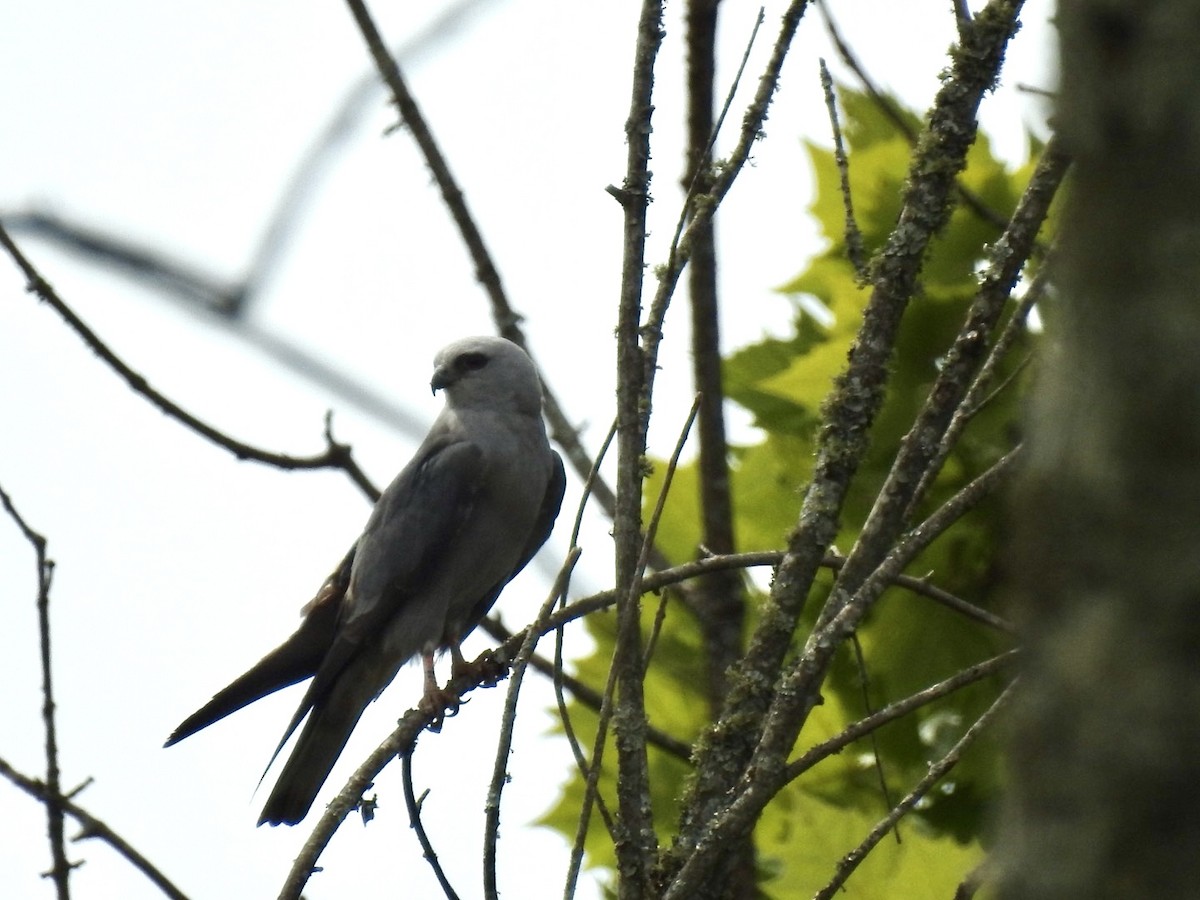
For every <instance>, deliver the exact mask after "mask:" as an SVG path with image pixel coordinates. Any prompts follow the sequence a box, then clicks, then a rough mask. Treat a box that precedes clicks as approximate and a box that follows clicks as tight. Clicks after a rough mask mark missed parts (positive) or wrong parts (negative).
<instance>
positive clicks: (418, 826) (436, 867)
mask: <svg viewBox="0 0 1200 900" xmlns="http://www.w3.org/2000/svg"><path fill="white" fill-rule="evenodd" d="M415 750H416V745H415V744H414V745H413V748H412V750H410V751H409V752H408V753H405V754H404V755H403V756H401V757H400V764H401V765H400V770H401V780H402V781H403V782H404V805H405V806H406V807H408V821H409V824H410V825H411V826H412V829H413V831H415V832H416V833H417V840H418V841H419V842H420V844H421V850H422V852H423V853H424V856H425V861H426V862H428V863H429V867H430V868H431V869H433V875H434V877H435V878H436V879H437V882H438V884H439V885H440V886H441V888H442V893H443V894H445V895H446V898H447V900H458V894H457V893H455V891H454V888H453V887H452V886H451V884H450V879H449V878H447V877H446V872H445V870H444V869H442V864H441V863H440V862H439V861H438V855H437V852H436V851H435V850H434V849H433V842H432V841H430V840H429V834H428V833H427V832H426V831H425V824H424V823H423V822H422V821H421V807H422V806H423V805H424V803H425V798H426V797H428V796H429V792H428V791H425V792H424V793H423V794H421V796H420V798H419V799H418V798H417V795H416V791H414V790H413V780H412V758H413V752H414V751H415Z"/></svg>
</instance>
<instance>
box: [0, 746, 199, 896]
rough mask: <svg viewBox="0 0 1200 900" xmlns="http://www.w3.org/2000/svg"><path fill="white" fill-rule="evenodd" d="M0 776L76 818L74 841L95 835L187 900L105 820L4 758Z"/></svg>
mask: <svg viewBox="0 0 1200 900" xmlns="http://www.w3.org/2000/svg"><path fill="white" fill-rule="evenodd" d="M0 775H2V776H4V777H5V778H7V779H8V780H9V781H10V782H12V783H13V784H14V785H16V786H17V787H18V788H20V789H21V790H23V791H24V792H25V793H27V794H29V796H31V797H34V798H36V799H37V800H40V801H41V802H42V803H45V804H46V805H47V806H49V805H54V806H57V807H59V808H60V809H62V811H63V812H65V813H66V814H67V815H69V816H70V817H71V818H72V819H74V820H75V821H77V822H78V823H79V824H80V826H82V831H80V832H79V835H78V836H77V837H76V838H74V840H77V841H81V840H83V839H84V838H98V839H99V840H101V841H102V842H104V843H105V844H107V845H108V846H109V847H111V848H112V849H113V850H115V851H116V852H117V854H118V855H119V856H121V857H123V858H124V859H125V861H126V862H128V863H129V864H130V865H131V866H133V867H134V868H135V869H137V870H138V871H139V872H141V873H142V874H143V875H145V876H146V877H147V878H148V879H149V880H150V882H151V883H152V884H154V886H155V887H157V888H158V889H159V890H160V891H162V892H163V894H164V895H165V896H167V897H170V898H171V900H188V898H187V895H186V894H185V893H183V891H181V890H179V888H177V887H175V885H174V884H172V883H171V881H170V880H169V879H168V878H167V876H166V875H164V874H163V873H162V872H160V871H159V870H158V869H157V868H156V867H155V866H154V864H153V863H151V862H150V860H148V859H146V857H144V856H142V854H140V853H139V852H138V851H137V850H135V849H134V848H133V846H132V845H131V844H129V843H128V842H127V841H126V840H125V839H124V838H122V837H121V836H120V835H119V834H117V833H116V832H115V831H113V830H112V829H111V828H109V827H108V826H107V825H106V824H104V822H102V821H100V820H99V819H97V818H96V817H95V816H93V815H92V814H91V813H89V812H88V811H87V810H85V809H83V808H81V807H79V806H77V805H76V804H75V802H74V801H72V800H70V799H68V798H67V797H64V796H62V795H61V794H52V793H51V792H50V788H49V787H48V786H47V785H45V784H43V783H42V782H41V781H38V780H37V779H35V778H30V777H28V776H27V775H22V774H21V773H20V772H18V771H17V770H16V769H14V768H13V767H12V766H10V765H9V764H8V763H7V762H6V761H5V760H3V759H0Z"/></svg>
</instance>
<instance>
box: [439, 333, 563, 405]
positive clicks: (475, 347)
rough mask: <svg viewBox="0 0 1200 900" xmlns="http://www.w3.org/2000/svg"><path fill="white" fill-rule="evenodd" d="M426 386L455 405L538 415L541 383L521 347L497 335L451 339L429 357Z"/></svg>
mask: <svg viewBox="0 0 1200 900" xmlns="http://www.w3.org/2000/svg"><path fill="white" fill-rule="evenodd" d="M429 386H430V387H431V388H432V389H433V392H434V393H435V394H436V393H437V392H438V391H441V390H444V391H445V392H446V402H447V403H448V404H449V405H450V406H452V407H454V408H456V409H465V408H469V407H478V408H483V409H493V410H512V411H514V412H522V413H526V414H528V415H540V414H541V410H542V385H541V382H540V381H539V379H538V374H537V369H536V368H535V367H534V365H533V361H532V360H530V358H529V357H528V356H527V355H526V353H525V351H524V350H522V349H521V348H520V347H518V346H517V345H516V344H514V343H512V341H507V340H505V339H504V338H498V337H468V338H462V339H461V340H457V341H455V342H454V343H453V344H450V345H449V346H447V347H444V348H442V350H441V352H440V353H438V355H437V356H436V357H435V358H434V360H433V379H432V380H431V381H430V382H429Z"/></svg>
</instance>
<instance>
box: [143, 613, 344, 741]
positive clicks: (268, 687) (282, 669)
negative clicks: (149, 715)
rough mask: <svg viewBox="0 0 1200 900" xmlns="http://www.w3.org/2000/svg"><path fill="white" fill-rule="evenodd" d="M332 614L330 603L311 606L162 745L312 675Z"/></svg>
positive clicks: (323, 650) (327, 638)
mask: <svg viewBox="0 0 1200 900" xmlns="http://www.w3.org/2000/svg"><path fill="white" fill-rule="evenodd" d="M336 614H337V610H336V606H335V605H334V604H329V605H328V606H326V607H322V608H320V609H314V610H313V611H312V612H311V613H310V614H309V616H308V618H306V619H305V620H304V621H303V622H302V623H301V625H300V627H299V628H298V629H297V630H296V632H295V634H293V635H292V636H291V637H290V638H288V639H287V640H286V641H284V642H283V643H282V644H281V645H279V646H278V647H276V648H275V649H274V650H272V651H271V652H270V653H268V654H267V655H266V656H264V657H263V658H262V659H261V660H259V661H258V663H256V664H255V665H254V667H253V668H251V669H250V671H249V672H246V673H245V674H244V675H242V676H240V677H239V678H237V679H235V680H234V681H233V683H232V684H230V685H229V686H228V687H226V688H224V689H223V690H221V691H218V692H217V694H216V695H215V696H214V697H213V698H212V699H211V700H209V701H208V703H206V704H204V706H202V707H200V709H198V710H196V711H195V712H194V713H192V714H191V715H190V716H188V717H187V718H186V719H184V720H183V722H181V723H180V725H179V727H178V728H176V729H175V730H174V731H173V732H171V736H170V737H169V738H167V742H166V743H165V744H164V745H163V746H164V747H170V746H171V745H172V744H177V743H179V742H180V741H182V740H183V739H184V738H185V737H189V736H190V735H193V734H195V733H196V732H197V731H200V730H201V729H202V728H207V727H208V726H209V725H211V724H213V722H217V721H219V720H221V719H223V718H225V717H226V716H227V715H229V714H230V713H234V712H237V711H238V710H239V709H241V708H242V707H243V706H246V705H248V704H250V703H253V702H254V701H255V700H258V699H260V698H262V697H265V696H267V694H273V693H274V692H275V691H278V690H280V689H281V688H285V687H288V686H289V685H292V684H295V683H296V682H298V681H303V680H304V679H305V678H310V677H312V675H313V674H314V673H315V672H316V671H317V667H318V666H320V664H321V660H322V659H323V658H324V656H325V653H326V651H327V650H328V649H329V644H330V641H331V637H332V633H333V628H332V627H331V625H332V622H331V621H326V619H327V618H328V617H331V616H335V615H336Z"/></svg>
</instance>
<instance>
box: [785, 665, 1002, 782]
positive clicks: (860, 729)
mask: <svg viewBox="0 0 1200 900" xmlns="http://www.w3.org/2000/svg"><path fill="white" fill-rule="evenodd" d="M1017 653H1018V651H1016V650H1009V651H1008V652H1007V653H1001V654H1000V655H999V656H993V657H992V658H991V659H988V660H984V661H983V662H981V663H979V664H977V665H974V666H971V667H970V668H967V669H963V670H962V671H961V672H958V673H956V674H955V675H952V676H951V677H950V678H947V679H946V680H945V681H940V682H938V683H937V684H934V685H930V686H929V687H927V688H925V690H923V691H918V692H917V693H915V694H912V695H910V696H908V697H905V698H904V699H903V700H897V701H896V702H895V703H889V704H888V705H887V706H885V707H884V708H883V709H881V710H879V711H878V712H876V713H872V714H871V715H869V716H867V717H866V718H864V719H859V720H858V721H857V722H855V723H854V724H853V725H849V726H847V727H846V728H845V729H844V730H842V731H841V732H840V733H838V734H836V735H834V736H833V737H831V738H829V739H828V740H826V741H822V742H821V743H819V744H817V745H816V746H814V747H812V748H810V749H809V750H806V751H805V752H804V753H802V754H801V755H800V756H798V757H797V758H796V759H795V760H793V761H792V762H790V763H788V764H787V768H786V769H785V770H784V780H785V781H794V780H795V779H797V778H799V777H800V776H801V775H803V774H804V773H805V772H807V771H808V770H809V769H811V768H812V767H813V766H815V765H816V764H817V763H819V762H821V761H822V760H825V759H828V758H829V757H831V756H833V755H835V754H837V753H841V752H842V750H844V749H845V748H846V747H848V746H849V745H850V744H853V743H854V742H855V741H857V740H858V739H859V738H861V737H862V736H863V735H866V734H872V733H874V732H875V731H877V730H878V729H880V728H882V727H883V726H884V725H887V724H888V723H889V722H894V721H896V720H897V719H900V718H902V717H904V716H906V715H908V714H909V713H910V712H912V711H913V710H916V709H920V708H921V707H923V706H928V705H929V704H930V703H933V702H934V701H935V700H940V699H941V698H942V697H948V696H950V695H951V694H953V693H954V692H955V691H958V690H961V689H962V688H964V687H966V686H967V685H971V684H975V683H977V682H979V681H982V680H983V679H984V678H988V677H990V676H992V675H994V674H996V673H997V672H1002V671H1003V670H1004V669H1006V668H1008V667H1009V666H1010V665H1012V663H1013V662H1014V661H1015V660H1016V658H1017Z"/></svg>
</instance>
